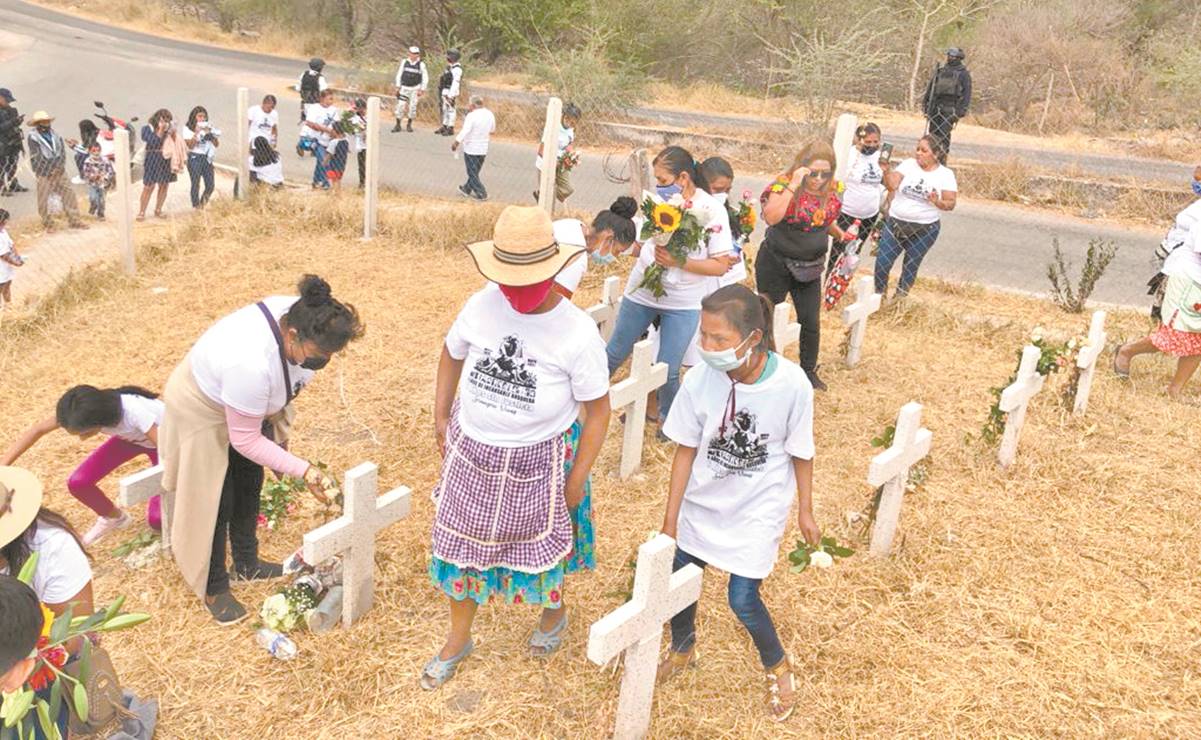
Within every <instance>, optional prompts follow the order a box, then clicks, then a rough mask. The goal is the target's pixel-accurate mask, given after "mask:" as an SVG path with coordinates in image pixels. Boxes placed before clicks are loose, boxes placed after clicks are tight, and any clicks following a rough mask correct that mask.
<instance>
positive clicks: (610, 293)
mask: <svg viewBox="0 0 1201 740" xmlns="http://www.w3.org/2000/svg"><path fill="white" fill-rule="evenodd" d="M576 259H587V256H586V255H585V256H583V257H577V258H576ZM620 305H621V278H618V277H616V276H612V277H607V278H605V284H604V287H602V288H601V299H600V303H598V304H596V305H595V306H592V307H591V308H589V309H587V311H588V315H589V316H590V317H592V320H593V321H595V322H596V328H597V329H600V335H601V339H604V340H605V341H606V342H607V341H609V337H611V336H613V325H614V324H615V323H616V322H617V308H618V306H620Z"/></svg>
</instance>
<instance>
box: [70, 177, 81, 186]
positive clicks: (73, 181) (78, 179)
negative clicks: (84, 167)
mask: <svg viewBox="0 0 1201 740" xmlns="http://www.w3.org/2000/svg"><path fill="white" fill-rule="evenodd" d="M71 184H72V185H82V184H83V178H82V177H80V176H78V175H76V176H75V177H72V178H71Z"/></svg>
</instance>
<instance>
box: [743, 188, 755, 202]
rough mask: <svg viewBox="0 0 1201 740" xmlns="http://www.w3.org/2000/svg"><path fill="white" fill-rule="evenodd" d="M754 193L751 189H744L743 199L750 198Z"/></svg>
mask: <svg viewBox="0 0 1201 740" xmlns="http://www.w3.org/2000/svg"><path fill="white" fill-rule="evenodd" d="M752 195H753V194H752V193H751V191H749V190H743V191H742V199H743V200H750V199H751V196H752Z"/></svg>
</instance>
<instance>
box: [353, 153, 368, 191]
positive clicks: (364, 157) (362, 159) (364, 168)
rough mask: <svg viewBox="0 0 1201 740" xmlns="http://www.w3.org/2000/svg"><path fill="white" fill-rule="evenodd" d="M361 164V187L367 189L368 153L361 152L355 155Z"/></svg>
mask: <svg viewBox="0 0 1201 740" xmlns="http://www.w3.org/2000/svg"><path fill="white" fill-rule="evenodd" d="M355 156H356V157H357V159H358V164H359V187H360V188H364V187H367V152H365V151H360V152H359V153H358V154H357V155H355Z"/></svg>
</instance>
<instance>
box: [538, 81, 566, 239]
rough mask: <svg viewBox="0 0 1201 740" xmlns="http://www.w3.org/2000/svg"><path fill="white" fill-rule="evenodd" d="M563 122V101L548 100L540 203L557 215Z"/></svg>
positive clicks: (540, 177)
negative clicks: (556, 179)
mask: <svg viewBox="0 0 1201 740" xmlns="http://www.w3.org/2000/svg"><path fill="white" fill-rule="evenodd" d="M562 124H563V101H562V100H560V99H559V98H551V99H550V100H548V101H546V122H545V124H544V125H543V127H542V172H541V173H540V175H539V177H538V205H539V206H541V207H542V209H543V210H545V211H546V212H547V213H549V214H550V215H551V216H552V217H553V216H554V215H555V176H556V175H558V164H559V127H560V126H561V125H562Z"/></svg>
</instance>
